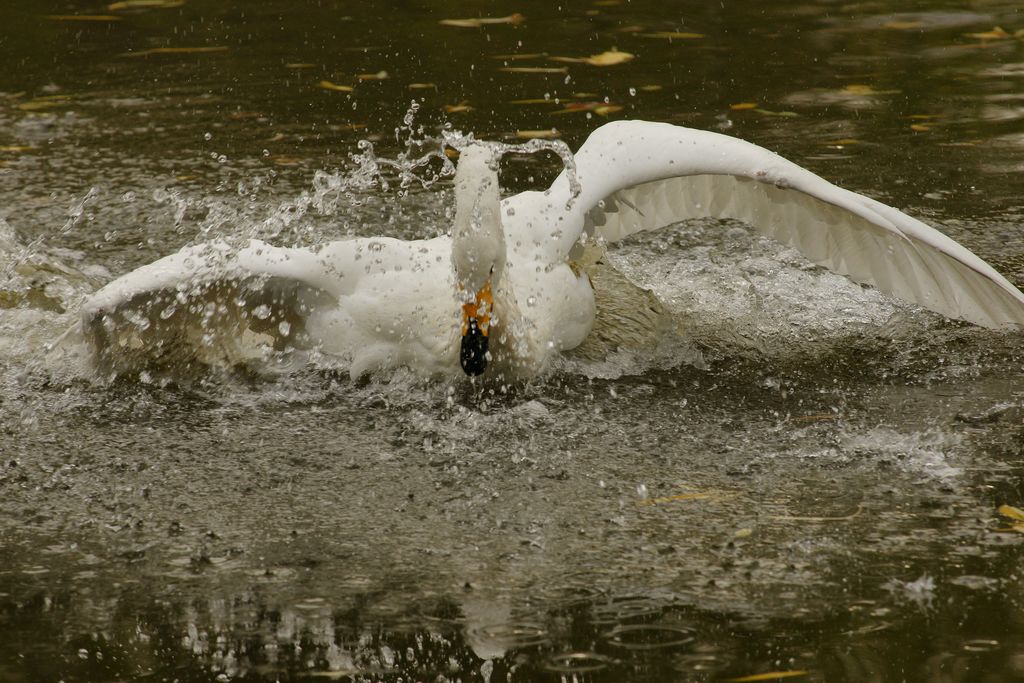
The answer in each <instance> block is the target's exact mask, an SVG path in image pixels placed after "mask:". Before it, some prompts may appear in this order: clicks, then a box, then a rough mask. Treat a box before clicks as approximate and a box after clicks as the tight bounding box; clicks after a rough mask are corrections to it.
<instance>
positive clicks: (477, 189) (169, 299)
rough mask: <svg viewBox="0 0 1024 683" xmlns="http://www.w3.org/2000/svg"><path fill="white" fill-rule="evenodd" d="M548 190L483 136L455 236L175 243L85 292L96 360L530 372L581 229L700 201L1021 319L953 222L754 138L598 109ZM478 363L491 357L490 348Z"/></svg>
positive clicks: (123, 364) (1021, 307)
mask: <svg viewBox="0 0 1024 683" xmlns="http://www.w3.org/2000/svg"><path fill="white" fill-rule="evenodd" d="M575 162H576V167H577V178H578V182H579V186H580V188H581V191H580V192H579V195H578V196H576V197H573V194H574V193H573V191H572V190H571V188H570V178H569V175H568V174H567V173H566V172H563V173H562V174H561V175H560V176H559V177H558V178H557V179H556V180H555V182H554V184H553V185H552V186H551V188H550V189H549V190H547V191H545V192H524V193H521V194H518V195H516V196H513V197H509V198H507V199H504V200H501V199H500V196H499V187H498V177H497V172H496V163H497V159H496V153H495V152H494V151H493V148H492V147H489V146H488V145H487V144H485V143H476V144H471V145H469V146H467V147H466V148H464V149H462V150H461V156H460V159H459V163H458V169H457V172H456V176H455V197H456V217H455V225H454V228H453V230H452V236H451V237H450V238H449V237H438V238H435V239H430V240H421V241H401V240H396V239H392V238H388V237H376V238H368V239H367V238H361V239H351V240H344V241H339V242H333V243H331V244H328V245H326V246H325V247H323V248H321V249H318V250H311V249H300V248H280V247H274V246H271V245H269V244H266V243H263V242H260V241H256V240H253V241H251V242H250V243H249V244H248V245H247V246H245V247H243V248H241V249H233V248H231V247H230V246H229V245H228V244H226V243H224V242H212V243H207V244H203V245H199V246H191V247H186V248H184V249H182V250H181V251H179V252H178V253H176V254H173V255H171V256H168V257H166V258H163V259H161V260H159V261H156V262H155V263H152V264H150V265H148V266H144V267H142V268H139V269H138V270H136V271H134V272H131V273H128V274H127V275H125V276H123V277H121V278H119V279H117V280H115V281H113V282H111V283H110V284H108V285H107V286H106V287H104V288H102V289H101V290H99V291H98V292H96V293H95V295H93V296H92V297H91V298H90V299H89V300H88V301H86V302H85V304H84V307H83V309H82V324H83V330H84V331H85V333H86V337H87V339H88V340H89V343H90V344H91V346H92V348H93V350H94V356H95V358H96V359H97V361H98V362H99V364H100V365H101V366H102V367H105V368H108V369H111V370H113V371H115V372H120V371H123V370H126V369H135V368H139V367H141V366H145V365H146V364H147V363H150V362H154V361H174V362H179V363H180V362H185V363H190V362H193V361H198V362H205V361H207V360H209V358H211V357H219V358H221V359H228V360H238V359H244V358H245V357H246V354H251V353H252V352H253V351H252V350H253V349H256V348H259V347H260V344H261V343H262V344H263V346H264V347H265V348H276V349H284V348H289V347H303V348H311V349H315V350H317V351H318V352H320V353H323V354H329V355H332V356H339V357H341V358H343V359H345V360H347V361H348V362H349V368H350V373H351V374H352V376H353V377H357V376H360V375H363V374H365V373H368V372H372V371H375V370H377V369H383V368H390V367H396V366H408V367H410V368H413V369H415V370H416V371H418V372H420V373H422V374H425V375H444V374H455V373H458V368H459V367H460V363H461V366H462V368H463V369H464V370H465V371H466V372H467V373H468V374H479V373H481V372H483V371H484V370H485V368H486V369H487V372H488V373H489V374H490V373H494V372H500V373H503V374H505V375H506V376H518V377H524V376H531V375H535V374H536V373H538V372H540V371H542V370H543V369H544V367H545V366H546V364H547V362H548V361H549V359H550V358H551V357H552V356H553V355H554V354H557V353H559V352H561V351H564V350H568V349H572V348H574V347H576V346H577V345H579V344H580V343H582V342H583V340H584V339H585V338H586V337H587V334H588V332H589V331H590V329H591V327H592V325H593V323H594V320H595V316H596V315H598V314H599V311H597V310H596V307H595V299H594V293H593V291H592V288H591V286H590V283H589V281H588V278H587V277H586V275H585V274H584V273H580V272H579V271H578V269H576V268H575V267H574V266H573V265H571V260H572V259H573V258H574V257H575V256H578V255H579V253H580V251H581V245H582V244H583V243H585V242H588V241H589V242H592V241H595V240H597V241H607V242H612V241H615V240H619V239H622V238H623V237H625V236H627V235H630V234H633V233H635V232H638V231H641V230H650V229H654V228H658V227H661V226H665V225H669V224H672V223H675V222H678V221H680V220H684V219H689V218H700V217H725V218H735V219H739V220H742V221H745V222H746V223H748V224H750V225H751V226H753V227H754V228H756V229H757V230H759V231H760V232H762V233H764V234H766V235H769V236H771V237H773V238H775V239H777V240H779V241H780V242H783V243H784V244H787V245H790V246H792V247H795V248H797V249H799V250H800V251H801V252H803V253H804V254H805V255H806V256H807V257H808V258H809V259H810V260H812V261H814V262H815V263H817V264H820V265H822V266H826V267H828V268H829V269H831V270H833V271H835V272H837V273H841V274H843V275H846V276H848V277H850V278H851V279H852V280H854V281H856V282H859V283H869V284H872V285H874V286H876V287H878V288H879V289H880V290H882V291H884V292H887V293H889V294H892V295H895V296H897V297H900V298H902V299H906V300H908V301H911V302H915V303H917V304H920V305H922V306H924V307H926V308H929V309H931V310H933V311H936V312H938V313H941V314H943V315H946V316H949V317H951V318H959V319H963V320H967V321H970V322H972V323H975V324H978V325H982V326H985V327H991V328H1001V327H1011V326H1013V327H1016V326H1021V325H1024V294H1022V293H1021V292H1020V291H1019V290H1018V289H1017V288H1016V287H1014V286H1013V285H1012V284H1011V283H1010V282H1008V281H1007V280H1006V279H1005V278H1004V277H1003V276H1001V275H1000V274H999V273H997V272H996V271H995V270H994V269H993V268H992V267H991V266H989V265H988V264H987V263H985V262H984V261H983V260H981V259H980V258H979V257H977V256H975V255H974V254H973V253H971V252H970V251H969V250H967V249H966V248H964V247H963V246H961V245H960V244H958V243H956V242H955V241H953V240H952V239H950V238H948V237H946V236H945V235H943V234H941V233H939V232H938V231H936V230H934V229H932V228H930V227H929V226H927V225H925V224H924V223H922V222H920V221H918V220H916V219H914V218H911V217H910V216H907V215H905V214H903V213H901V212H900V211H897V210H896V209H894V208H892V207H889V206H886V205H884V204H881V203H879V202H877V201H874V200H872V199H868V198H866V197H863V196H861V195H858V194H855V193H853V192H849V191H847V190H843V189H841V188H839V187H836V186H834V185H832V184H831V183H829V182H827V181H825V180H823V179H822V178H820V177H818V176H816V175H814V174H813V173H811V172H809V171H807V170H805V169H803V168H800V167H799V166H797V165H795V164H793V163H791V162H789V161H787V160H785V159H783V158H781V157H779V156H778V155H776V154H773V153H772V152H769V151H767V150H765V149H762V148H761V147H758V146H756V145H753V144H750V143H747V142H743V141H741V140H738V139H735V138H731V137H728V136H724V135H719V134H716V133H710V132H704V131H697V130H691V129H687V128H681V127H678V126H672V125H668V124H662V123H647V122H641V121H628V122H626V121H623V122H615V123H609V124H606V125H604V126H602V127H601V128H599V129H597V130H596V131H594V132H593V134H591V136H590V137H589V138H588V140H587V141H586V143H585V144H584V145H583V146H582V147H581V148H580V150H579V152H578V153H577V154H576V156H575ZM488 361H490V363H489V364H488Z"/></svg>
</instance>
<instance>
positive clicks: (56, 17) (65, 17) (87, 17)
mask: <svg viewBox="0 0 1024 683" xmlns="http://www.w3.org/2000/svg"><path fill="white" fill-rule="evenodd" d="M43 19H49V20H50V21H99V22H103V21H121V19H122V17H115V16H114V15H112V14H46V15H44V16H43Z"/></svg>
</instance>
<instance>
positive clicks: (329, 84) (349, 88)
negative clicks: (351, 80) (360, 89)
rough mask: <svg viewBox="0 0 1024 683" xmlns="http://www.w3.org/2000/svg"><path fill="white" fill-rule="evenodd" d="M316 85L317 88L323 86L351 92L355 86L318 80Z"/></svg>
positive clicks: (328, 88)
mask: <svg viewBox="0 0 1024 683" xmlns="http://www.w3.org/2000/svg"><path fill="white" fill-rule="evenodd" d="M316 85H317V87H318V88H323V89H324V90H333V91H335V92H352V91H353V90H355V88H353V87H352V86H350V85H338V84H337V83H332V82H331V81H320V82H319V83H317V84H316Z"/></svg>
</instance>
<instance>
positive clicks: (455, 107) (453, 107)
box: [444, 102, 473, 114]
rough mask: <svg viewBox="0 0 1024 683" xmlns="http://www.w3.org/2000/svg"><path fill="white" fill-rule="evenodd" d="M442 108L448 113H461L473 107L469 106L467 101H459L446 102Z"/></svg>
mask: <svg viewBox="0 0 1024 683" xmlns="http://www.w3.org/2000/svg"><path fill="white" fill-rule="evenodd" d="M444 110H445V111H446V112H447V113H449V114H461V113H463V112H467V111H473V107H471V106H469V103H468V102H459V103H458V104H446V105H444Z"/></svg>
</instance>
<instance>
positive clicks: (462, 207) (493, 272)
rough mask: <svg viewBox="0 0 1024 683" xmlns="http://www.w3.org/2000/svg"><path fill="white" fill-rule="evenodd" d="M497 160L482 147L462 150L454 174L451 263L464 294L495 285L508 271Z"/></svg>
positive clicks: (470, 147)
mask: <svg viewBox="0 0 1024 683" xmlns="http://www.w3.org/2000/svg"><path fill="white" fill-rule="evenodd" d="M500 209H501V195H500V192H499V188H498V172H497V159H496V157H495V154H494V152H493V151H492V150H491V149H490V148H488V147H486V146H484V145H480V144H474V145H470V146H468V147H466V148H465V149H463V150H462V153H461V155H460V157H459V165H458V170H457V171H456V173H455V226H454V228H453V229H452V263H453V264H454V266H455V275H456V280H457V281H458V284H459V287H460V289H461V290H462V291H464V292H470V293H473V292H479V291H480V290H481V289H483V287H484V285H485V284H487V283H488V282H490V283H491V286H492V287H493V286H496V285H497V281H498V280H499V279H500V277H501V275H502V272H503V271H504V269H505V233H504V230H503V229H502V226H501V215H500Z"/></svg>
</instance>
